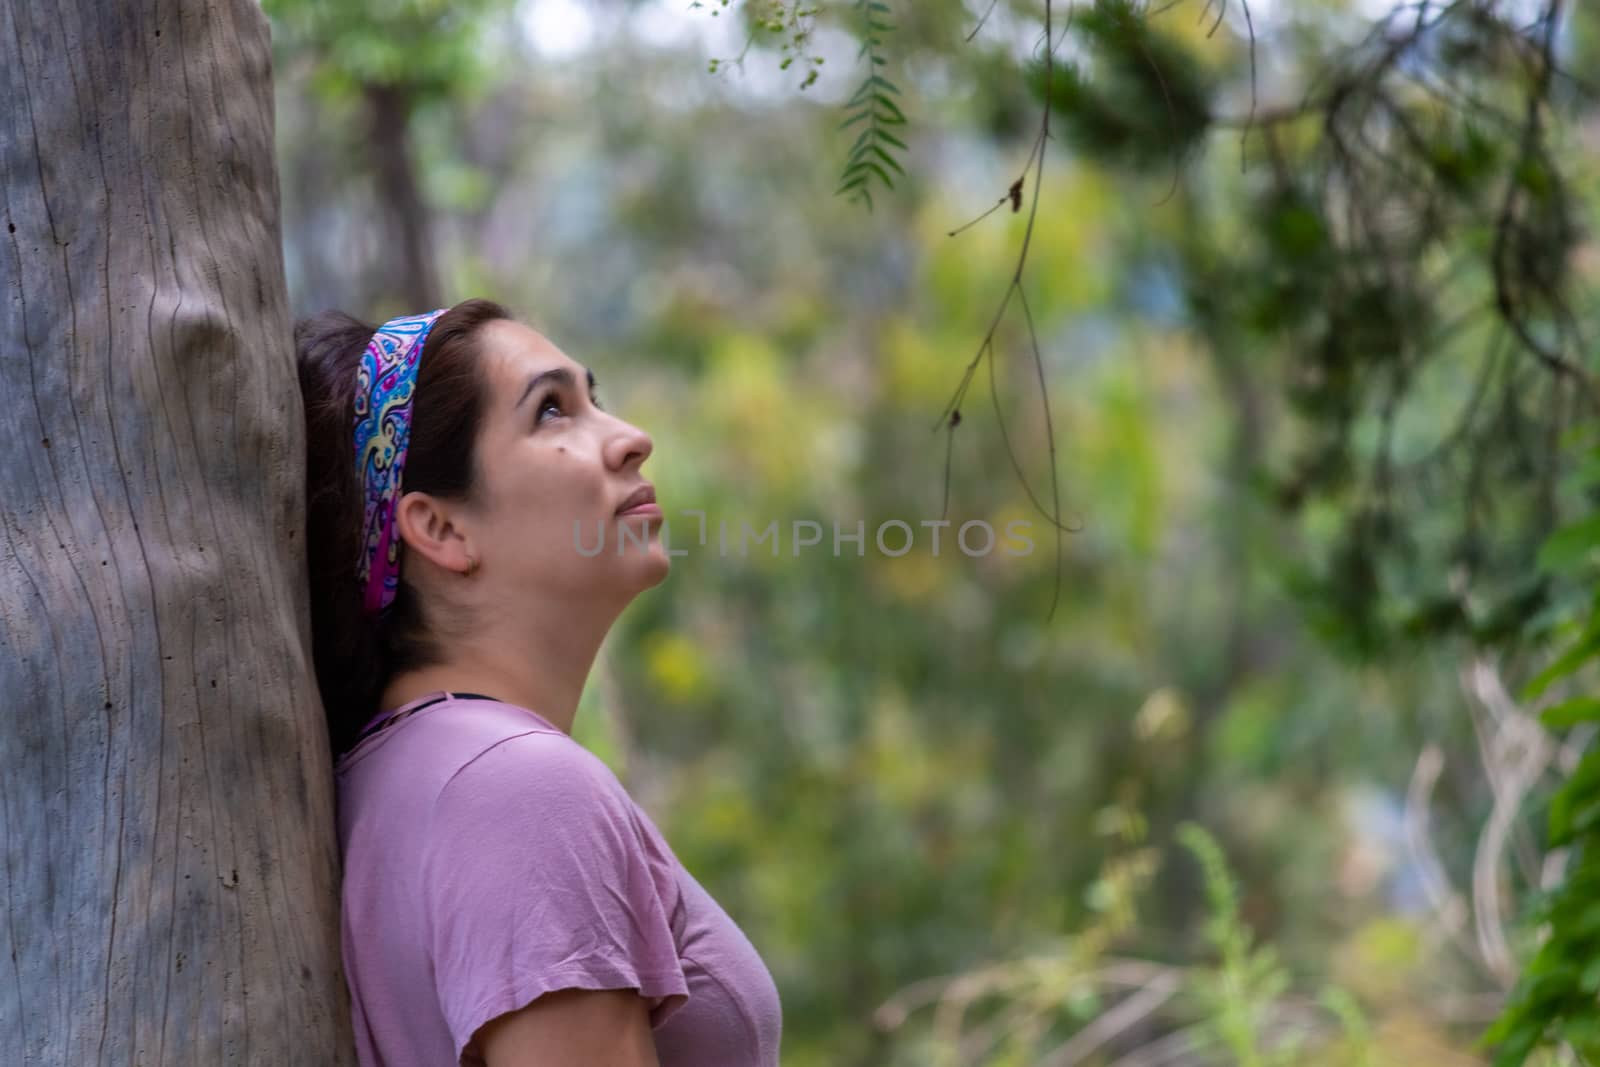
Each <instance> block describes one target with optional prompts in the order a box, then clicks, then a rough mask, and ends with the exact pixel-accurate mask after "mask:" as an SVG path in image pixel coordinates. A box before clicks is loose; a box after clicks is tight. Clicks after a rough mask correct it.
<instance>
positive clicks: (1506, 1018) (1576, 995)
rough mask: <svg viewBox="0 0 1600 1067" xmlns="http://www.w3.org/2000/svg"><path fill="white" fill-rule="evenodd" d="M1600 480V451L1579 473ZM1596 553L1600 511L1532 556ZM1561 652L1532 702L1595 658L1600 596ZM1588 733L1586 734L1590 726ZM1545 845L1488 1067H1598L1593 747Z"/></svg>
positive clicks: (1586, 709) (1571, 723)
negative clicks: (1533, 945) (1555, 1053)
mask: <svg viewBox="0 0 1600 1067" xmlns="http://www.w3.org/2000/svg"><path fill="white" fill-rule="evenodd" d="M1583 469H1584V471H1585V473H1586V474H1587V475H1588V480H1589V481H1591V482H1595V481H1600V446H1595V447H1591V448H1590V449H1589V452H1588V459H1587V462H1586V463H1585V464H1584V467H1583ZM1597 550H1600V513H1597V514H1595V515H1591V516H1589V517H1587V518H1584V519H1582V520H1580V521H1578V522H1576V523H1573V524H1571V525H1569V526H1566V527H1564V528H1562V529H1560V530H1558V531H1556V533H1555V534H1553V535H1552V536H1551V537H1550V538H1549V539H1548V540H1547V541H1546V542H1545V544H1544V547H1543V549H1542V550H1541V551H1540V554H1539V563H1540V566H1541V568H1542V569H1545V570H1549V571H1567V572H1571V571H1575V570H1576V571H1583V570H1587V569H1589V568H1590V561H1591V560H1592V559H1593V558H1594V556H1595V553H1596V551H1597ZM1577 630H1578V633H1577V636H1576V637H1574V638H1572V639H1571V641H1570V643H1569V644H1568V645H1567V647H1566V649H1565V650H1564V651H1562V652H1561V653H1560V654H1559V655H1557V656H1556V658H1555V659H1554V660H1553V661H1552V662H1551V663H1550V664H1549V666H1547V667H1546V668H1545V669H1544V670H1543V671H1541V672H1539V674H1537V675H1536V676H1535V677H1534V678H1533V679H1532V680H1531V681H1530V682H1529V683H1528V684H1527V686H1526V687H1525V689H1524V692H1523V696H1524V697H1525V698H1526V699H1529V700H1533V699H1537V698H1539V697H1541V696H1543V695H1544V694H1545V693H1547V692H1549V690H1550V689H1551V687H1552V686H1554V685H1556V684H1557V683H1559V682H1563V681H1570V680H1572V679H1573V678H1574V677H1575V676H1577V675H1578V673H1579V672H1580V671H1582V670H1583V669H1584V668H1585V667H1587V666H1588V665H1589V664H1591V663H1592V662H1593V661H1594V660H1595V659H1596V657H1597V656H1600V591H1596V592H1595V594H1594V596H1593V598H1592V600H1590V602H1589V605H1588V609H1587V612H1586V616H1585V617H1584V618H1583V619H1582V621H1581V625H1579V626H1578V627H1577ZM1540 720H1541V721H1542V722H1543V723H1544V725H1545V726H1547V727H1548V728H1550V729H1551V730H1562V731H1567V730H1572V729H1574V728H1582V727H1583V726H1584V724H1589V723H1600V699H1596V697H1595V696H1593V695H1592V694H1579V695H1576V696H1571V697H1569V698H1567V699H1565V700H1562V701H1560V702H1558V703H1556V704H1553V705H1551V706H1550V707H1548V708H1546V709H1545V710H1544V712H1543V713H1542V714H1541V715H1540ZM1588 728H1590V729H1593V727H1588ZM1548 819H1549V823H1548V838H1547V840H1546V847H1547V848H1550V849H1558V848H1566V849H1568V850H1569V852H1568V867H1567V873H1566V877H1565V879H1564V880H1563V881H1562V883H1561V884H1560V885H1558V886H1556V887H1555V888H1553V889H1551V890H1550V891H1548V892H1546V893H1543V894H1539V895H1537V896H1536V897H1535V898H1534V899H1533V901H1532V904H1531V906H1530V913H1531V919H1532V921H1533V923H1534V924H1535V926H1536V928H1538V929H1539V930H1540V931H1541V932H1542V933H1543V938H1544V939H1543V942H1542V943H1541V944H1540V946H1539V948H1538V950H1537V952H1535V954H1534V957H1533V959H1532V960H1531V961H1529V963H1528V964H1527V966H1526V967H1525V968H1524V970H1523V972H1522V974H1521V976H1520V978H1519V980H1518V982H1517V985H1516V988H1515V989H1513V990H1512V994H1511V997H1510V999H1509V1001H1508V1002H1507V1004H1506V1007H1505V1010H1504V1011H1503V1012H1502V1013H1501V1015H1500V1017H1499V1018H1498V1019H1496V1020H1495V1022H1494V1025H1493V1026H1491V1027H1490V1028H1489V1029H1488V1031H1487V1032H1485V1033H1484V1035H1483V1037H1482V1038H1481V1039H1480V1047H1482V1046H1488V1045H1495V1044H1498V1045H1499V1048H1498V1050H1497V1051H1496V1054H1495V1058H1494V1063H1495V1067H1517V1065H1519V1064H1522V1063H1524V1062H1526V1060H1527V1059H1528V1057H1529V1055H1530V1054H1531V1053H1532V1052H1533V1051H1534V1050H1535V1049H1538V1048H1540V1047H1544V1046H1554V1045H1559V1044H1563V1043H1564V1044H1566V1045H1567V1046H1569V1047H1570V1049H1571V1050H1572V1051H1573V1052H1574V1053H1576V1054H1577V1055H1578V1056H1579V1057H1580V1059H1581V1060H1582V1061H1583V1062H1589V1063H1594V1062H1600V748H1597V747H1595V746H1593V745H1591V746H1590V747H1589V748H1588V750H1587V751H1586V752H1585V753H1584V755H1583V757H1582V758H1581V759H1580V760H1579V761H1578V764H1577V766H1576V767H1574V768H1573V770H1572V773H1571V774H1570V775H1569V776H1568V777H1567V780H1566V781H1565V782H1564V783H1563V784H1562V785H1561V787H1560V788H1559V789H1558V790H1557V791H1556V792H1555V794H1554V795H1553V796H1552V797H1551V798H1550V811H1549V816H1548Z"/></svg>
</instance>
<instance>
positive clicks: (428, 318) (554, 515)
mask: <svg viewBox="0 0 1600 1067" xmlns="http://www.w3.org/2000/svg"><path fill="white" fill-rule="evenodd" d="M295 339H296V344H297V347H298V349H299V366H300V384H301V390H302V392H303V393H304V396H305V402H306V411H307V426H308V431H307V432H308V437H307V459H308V468H309V469H308V475H309V487H308V503H309V519H308V535H309V542H310V543H309V551H310V559H311V590H312V598H313V610H312V628H313V647H314V652H315V658H316V670H317V680H318V684H319V686H320V687H321V690H322V695H323V699H324V702H325V704H326V707H327V709H328V717H329V725H330V730H331V736H332V738H333V742H334V746H335V751H336V752H340V753H342V754H341V755H340V757H339V759H338V763H337V768H336V770H337V774H338V800H339V837H340V849H341V852H342V854H343V859H344V888H343V903H344V910H343V950H344V963H345V968H346V972H347V974H346V977H347V980H348V983H349V988H350V993H351V998H352V1006H353V1014H354V1020H355V1028H356V1041H357V1046H358V1051H359V1059H360V1062H361V1063H362V1064H364V1065H369V1067H376V1065H379V1064H383V1065H386V1067H411V1065H418V1067H420V1065H428V1067H438V1065H440V1064H455V1063H461V1064H479V1063H484V1064H488V1067H535V1065H538V1067H546V1065H549V1067H557V1065H559V1067H568V1065H574V1064H576V1065H584V1067H589V1065H594V1067H641V1065H657V1064H659V1065H660V1067H770V1065H773V1064H776V1063H777V1062H778V1040H779V1032H780V1029H781V1022H780V1013H779V1004H778V996H777V990H776V988H775V987H774V984H773V981H772V977H771V975H770V974H769V973H768V971H767V968H766V966H765V965H764V964H763V963H762V960H761V958H760V956H759V955H758V954H757V953H756V951H755V949H754V948H753V947H752V946H751V944H750V942H749V941H748V940H747V939H746V938H745V936H744V934H743V933H741V932H740V930H739V928H738V927H737V926H736V925H735V924H734V923H733V922H732V920H730V919H729V918H728V916H727V914H726V913H725V912H724V911H723V910H722V909H721V908H720V907H719V906H718V905H717V904H716V902H715V901H714V900H713V899H712V898H711V897H710V896H709V895H707V893H706V892H705V890H704V889H703V888H701V886H700V885H699V883H698V882H696V881H695V879H694V878H693V877H692V876H691V875H690V874H689V872H688V871H686V870H685V869H684V868H683V866H682V864H680V863H679V862H678V860H677V859H676V857H675V856H674V855H673V853H672V851H671V849H670V848H669V847H668V846H667V844H666V842H665V841H664V840H663V839H662V837H661V835H660V833H659V831H658V830H657V829H656V827H655V826H654V824H653V823H652V822H651V821H650V819H649V818H648V816H646V815H645V813H644V812H643V811H642V810H640V809H639V807H638V806H637V805H636V804H635V803H634V802H633V800H632V799H631V798H630V797H629V796H628V794H627V792H626V791H625V790H624V789H623V787H622V786H621V784H620V783H619V782H618V781H617V779H616V778H615V776H613V775H612V774H611V772H610V771H609V770H608V769H607V768H606V766H605V765H604V764H603V763H601V762H600V760H599V759H597V758H596V757H595V756H593V755H592V754H590V753H589V752H588V751H587V750H585V749H584V748H583V747H582V746H581V745H579V744H578V743H577V742H575V741H573V740H572V737H571V728H572V720H573V716H574V714H575V713H576V711H577V707H578V697H579V694H580V693H581V692H582V690H583V686H584V679H585V677H586V676H587V675H588V673H589V668H590V666H591V665H592V664H593V662H594V658H595V655H596V653H597V651H598V650H599V647H600V643H601V641H602V639H603V638H604V637H605V635H606V631H607V630H609V629H610V627H611V624H612V622H614V621H615V619H616V617H617V615H618V614H619V613H620V612H621V611H622V609H623V608H624V607H625V606H626V605H627V604H628V602H629V601H630V600H632V598H633V597H634V596H636V595H637V594H638V593H640V592H642V591H643V590H645V589H648V588H650V587H651V586H654V585H656V584H657V583H658V582H660V581H661V580H662V579H663V578H665V577H666V574H667V569H668V567H669V559H668V557H667V553H666V551H665V548H664V547H663V546H662V544H661V541H660V537H659V530H660V523H661V510H660V508H659V507H657V506H656V505H655V504H654V499H655V498H654V492H653V490H652V489H651V486H650V483H649V482H647V481H645V480H644V478H643V477H642V476H641V474H640V466H641V465H642V464H643V463H644V461H645V459H646V458H647V457H648V456H649V455H650V451H651V447H652V446H651V441H650V437H649V436H648V435H647V434H645V433H644V432H643V431H641V430H639V429H637V428H635V427H634V426H631V425H629V424H628V423H626V422H624V421H622V420H621V419H619V418H617V417H616V416H615V415H612V414H610V413H608V412H607V411H605V410H604V409H603V408H602V407H601V406H600V404H599V401H598V400H597V399H596V397H595V395H594V378H593V375H592V374H590V373H589V372H588V371H586V370H585V368H584V367H583V366H581V365H580V364H578V363H576V362H574V361H573V360H571V359H569V358H568V357H567V356H566V355H564V354H563V353H562V352H561V351H560V350H559V349H557V348H556V347H555V346H554V345H552V344H551V343H550V342H549V341H548V340H546V339H545V338H544V337H542V336H541V335H540V334H538V333H537V332H535V331H534V330H532V329H530V328H528V327H527V326H524V325H522V324H521V323H519V322H516V321H515V320H513V319H512V318H511V317H510V316H509V315H508V314H507V312H506V311H505V309H503V308H501V307H500V306H498V305H496V304H493V303H490V302H488V301H483V300H469V301H466V302H464V303H461V304H457V305H456V306H455V307H453V308H449V309H441V310H439V311H435V312H431V313H429V314H426V315H415V316H407V317H403V318H399V319H392V320H390V321H389V322H387V323H385V324H384V325H383V326H382V327H381V328H378V329H374V328H373V327H372V326H369V325H365V324H362V323H360V322H357V321H356V320H354V319H352V318H350V317H348V316H346V315H343V314H340V313H338V312H324V313H323V314H321V315H318V316H316V317H314V318H312V319H309V320H307V321H305V322H302V323H300V324H299V325H298V326H297V328H296V330H295ZM602 538H603V541H602ZM597 542H599V543H602V544H603V545H604V550H603V551H598V552H597V551H595V546H596V544H597ZM619 547H620V549H621V550H620V551H619Z"/></svg>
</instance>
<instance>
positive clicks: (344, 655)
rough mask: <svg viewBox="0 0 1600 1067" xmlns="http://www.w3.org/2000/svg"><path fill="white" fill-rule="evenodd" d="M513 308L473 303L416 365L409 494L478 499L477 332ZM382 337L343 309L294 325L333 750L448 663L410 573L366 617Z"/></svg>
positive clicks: (455, 312)
mask: <svg viewBox="0 0 1600 1067" xmlns="http://www.w3.org/2000/svg"><path fill="white" fill-rule="evenodd" d="M511 317H512V316H511V313H510V312H508V311H507V310H506V309H505V308H503V307H501V306H500V305H499V304H496V303H493V302H492V301H488V300H464V301H462V302H461V303H459V304H457V305H455V306H454V307H452V308H451V309H450V310H449V311H447V312H445V313H444V314H443V315H441V316H440V317H439V320H438V321H437V322H435V323H434V324H433V330H432V331H431V332H430V333H429V334H428V341H427V344H426V345H424V346H423V349H422V355H421V357H420V358H419V361H418V365H417V383H416V391H415V394H414V396H415V399H414V400H413V402H412V410H411V434H410V439H409V442H408V444H407V446H406V463H405V469H404V470H403V471H402V473H401V479H402V483H401V484H402V487H403V488H404V489H405V491H406V492H411V491H413V490H417V491H421V492H426V493H432V494H435V495H437V496H441V497H450V498H456V499H461V498H465V497H469V496H470V495H471V493H472V490H473V485H474V482H475V478H474V469H475V467H474V464H475V455H474V453H475V445H476V442H477V439H478V430H479V424H480V423H481V422H482V419H483V412H484V409H485V406H486V405H485V396H484V394H485V392H486V389H487V378H486V377H485V375H484V374H483V373H482V369H481V366H480V357H481V351H480V349H481V345H480V343H479V338H478V336H477V335H478V331H479V329H480V328H481V327H482V326H483V325H484V324H485V323H488V322H493V321H494V320H496V319H509V318H511ZM376 331H377V327H376V326H371V325H368V324H367V323H364V322H360V321H358V320H357V319H354V318H352V317H350V316H349V315H346V314H344V313H343V312H340V311H324V312H321V313H319V314H316V315H313V316H311V317H310V318H307V319H302V320H301V321H300V322H298V323H296V324H295V328H294V341H295V350H296V359H297V362H298V364H299V369H300V392H301V394H302V395H303V396H304V398H305V408H306V550H307V553H308V554H309V557H310V567H311V646H312V656H313V658H314V660H315V662H316V671H317V686H318V688H319V689H320V690H321V691H322V703H323V707H324V709H325V710H326V712H327V716H328V735H329V740H330V741H331V742H332V744H333V751H334V753H335V754H337V753H340V752H343V751H344V750H345V749H347V748H349V747H350V745H351V744H353V743H354V741H355V737H356V734H357V732H358V731H359V730H360V728H361V726H362V724H363V723H365V722H366V721H367V720H368V719H369V718H371V717H372V715H373V714H375V713H376V712H377V711H378V707H377V704H378V700H379V698H380V697H381V696H382V693H383V688H384V686H385V685H387V684H388V681H389V679H390V677H391V676H393V675H394V674H395V672H397V671H400V670H407V669H413V668H417V667H425V666H428V665H429V664H430V663H435V662H437V661H438V658H439V648H438V645H437V643H436V642H435V641H434V639H433V636H432V634H431V633H430V630H429V627H428V619H427V614H426V612H424V611H423V609H422V604H421V602H420V600H419V599H418V597H417V595H416V591H415V590H414V589H413V588H412V587H411V586H410V585H409V584H407V583H406V581H405V580H404V579H403V578H402V580H401V582H400V587H399V589H398V590H397V591H396V593H395V598H394V602H393V603H392V604H390V606H389V608H388V609H387V610H386V611H385V612H384V613H383V615H382V616H381V617H380V618H378V619H373V618H371V617H369V616H367V615H365V614H364V613H363V612H362V607H361V599H362V590H361V589H360V587H359V585H358V583H357V582H356V564H357V562H358V560H359V558H360V551H361V532H362V531H361V520H362V512H363V508H364V501H363V498H362V487H361V485H360V483H359V479H358V476H357V473H356V466H355V384H356V367H357V365H358V364H359V363H360V360H361V354H362V352H364V351H365V350H366V347H367V342H368V341H370V340H371V339H372V335H373V334H374V333H375V332H376Z"/></svg>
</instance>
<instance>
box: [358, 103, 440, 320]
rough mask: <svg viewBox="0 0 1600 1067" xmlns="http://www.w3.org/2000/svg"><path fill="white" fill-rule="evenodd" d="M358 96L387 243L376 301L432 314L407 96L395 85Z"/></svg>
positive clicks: (428, 245) (434, 277)
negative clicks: (364, 112) (395, 300)
mask: <svg viewBox="0 0 1600 1067" xmlns="http://www.w3.org/2000/svg"><path fill="white" fill-rule="evenodd" d="M364 95H365V97H366V103H367V124H368V125H367V146H368V150H369V151H370V152H371V153H372V169H373V172H374V175H375V176H376V178H377V182H378V203H379V207H380V209H381V211H382V214H383V220H384V231H385V237H386V241H387V244H388V247H387V248H386V249H385V250H384V254H383V255H380V256H379V265H380V268H381V270H380V272H379V277H380V278H381V285H382V295H381V297H380V301H382V300H384V299H387V298H395V297H398V298H399V300H400V301H401V303H402V305H403V308H402V309H401V310H400V311H399V312H397V313H398V314H404V315H415V314H418V313H420V312H423V311H432V310H433V309H434V308H436V307H438V306H439V303H440V301H439V281H438V272H437V271H436V270H435V269H434V263H433V256H434V252H433V238H432V232H431V230H430V228H429V226H428V209H427V205H426V204H424V203H423V200H422V189H421V187H420V185H419V183H418V182H417V171H416V167H415V166H413V164H412V162H411V104H412V101H411V95H410V93H409V91H408V90H407V89H405V88H404V87H402V86H396V85H368V86H367V87H366V88H365V90H364Z"/></svg>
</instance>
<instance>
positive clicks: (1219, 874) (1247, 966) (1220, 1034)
mask: <svg viewBox="0 0 1600 1067" xmlns="http://www.w3.org/2000/svg"><path fill="white" fill-rule="evenodd" d="M1177 836H1178V840H1179V842H1180V843H1181V844H1183V846H1184V847H1185V848H1187V849H1189V851H1190V852H1191V853H1193V854H1194V857H1195V859H1196V861H1197V862H1198V863H1199V864H1200V867H1201V871H1202V874H1203V875H1204V882H1205V891H1206V902H1207V905H1208V907H1209V914H1208V915H1207V917H1206V921H1205V925H1204V933H1205V936H1206V939H1207V940H1208V941H1210V943H1211V946H1212V948H1213V949H1214V950H1215V951H1216V952H1217V954H1218V956H1219V957H1220V958H1219V960H1218V963H1217V966H1216V969H1215V970H1209V969H1208V970H1206V971H1203V972H1201V976H1200V977H1199V978H1198V979H1197V980H1195V981H1194V983H1193V985H1194V993H1195V996H1196V998H1197V999H1198V1000H1199V1002H1200V1003H1201V1004H1202V1005H1204V1009H1203V1014H1202V1018H1203V1019H1204V1020H1205V1022H1206V1025H1207V1026H1208V1027H1209V1028H1210V1029H1212V1030H1213V1031H1214V1032H1215V1034H1216V1036H1217V1038H1218V1039H1219V1040H1220V1041H1221V1042H1222V1044H1223V1046H1224V1047H1225V1048H1226V1049H1227V1050H1228V1054H1229V1056H1230V1058H1231V1061H1232V1062H1233V1063H1236V1064H1238V1065H1239V1067H1278V1065H1287V1064H1291V1063H1294V1062H1296V1058H1297V1055H1298V1053H1299V1051H1300V1050H1299V1049H1298V1048H1297V1047H1295V1045H1294V1043H1293V1042H1284V1043H1283V1044H1280V1045H1278V1046H1275V1047H1273V1048H1271V1049H1266V1048H1263V1042H1262V1029H1263V1027H1262V1020H1263V1016H1264V1015H1265V1013H1266V1010H1267V1008H1268V1007H1269V1006H1270V1005H1271V1004H1272V1003H1273V1002H1274V1001H1275V1000H1277V998H1278V997H1279V996H1281V995H1282V994H1283V992H1284V990H1286V989H1287V988H1288V987H1289V972H1288V971H1287V970H1286V969H1285V968H1284V967H1283V965H1282V964H1281V963H1280V962H1279V960H1278V957H1277V954H1276V953H1275V952H1274V950H1273V948H1272V946H1270V945H1265V946H1261V947H1252V945H1251V940H1252V939H1251V935H1250V931H1249V930H1248V929H1247V928H1246V927H1245V926H1244V925H1243V924H1242V923H1241V922H1240V921H1239V903H1238V898H1237V895H1236V891H1235V888H1234V884H1233V878H1232V876H1231V875H1230V874H1229V873H1228V865H1227V860H1226V858H1225V857H1224V856H1223V854H1222V848H1221V847H1220V846H1219V845H1218V844H1217V841H1216V838H1214V837H1212V836H1211V835H1210V834H1209V833H1207V832H1206V831H1205V829H1204V828H1202V827H1201V826H1199V825H1198V824H1196V823H1184V824H1183V825H1181V826H1179V827H1178V835H1177Z"/></svg>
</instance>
